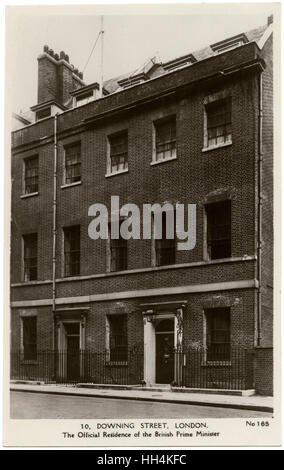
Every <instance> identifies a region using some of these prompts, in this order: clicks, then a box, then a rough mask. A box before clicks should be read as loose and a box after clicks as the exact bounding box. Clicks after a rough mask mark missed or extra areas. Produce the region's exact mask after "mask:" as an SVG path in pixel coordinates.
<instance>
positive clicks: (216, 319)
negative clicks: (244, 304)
mask: <svg viewBox="0 0 284 470" xmlns="http://www.w3.org/2000/svg"><path fill="white" fill-rule="evenodd" d="M205 318H206V347H207V360H208V361H228V360H230V346H231V344H230V342H231V321H230V308H229V307H225V308H211V309H206V310H205Z"/></svg>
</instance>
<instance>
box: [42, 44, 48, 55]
mask: <svg viewBox="0 0 284 470" xmlns="http://www.w3.org/2000/svg"><path fill="white" fill-rule="evenodd" d="M48 51H49V47H48V46H47V45H46V44H45V45H44V46H43V52H47V54H48Z"/></svg>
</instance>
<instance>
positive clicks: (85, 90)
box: [70, 82, 100, 108]
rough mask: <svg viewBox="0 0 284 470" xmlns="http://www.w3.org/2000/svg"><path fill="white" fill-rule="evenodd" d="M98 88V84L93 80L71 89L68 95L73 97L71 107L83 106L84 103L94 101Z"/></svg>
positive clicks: (97, 95)
mask: <svg viewBox="0 0 284 470" xmlns="http://www.w3.org/2000/svg"><path fill="white" fill-rule="evenodd" d="M99 90H100V85H99V84H98V83H97V82H95V83H91V84H90V85H86V86H84V87H81V88H78V89H77V90H74V91H71V93H70V95H71V96H72V97H73V108H77V107H79V106H84V104H88V103H90V102H91V101H95V100H96V99H97V98H98V97H99Z"/></svg>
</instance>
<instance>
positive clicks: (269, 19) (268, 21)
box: [267, 15, 273, 26]
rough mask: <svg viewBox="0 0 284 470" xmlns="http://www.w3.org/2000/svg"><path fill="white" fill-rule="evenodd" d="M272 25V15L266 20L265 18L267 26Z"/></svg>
mask: <svg viewBox="0 0 284 470" xmlns="http://www.w3.org/2000/svg"><path fill="white" fill-rule="evenodd" d="M272 23H273V15H270V16H269V17H268V18H267V26H269V25H270V24H272Z"/></svg>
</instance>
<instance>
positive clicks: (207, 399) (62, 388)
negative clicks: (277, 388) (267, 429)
mask: <svg viewBox="0 0 284 470" xmlns="http://www.w3.org/2000/svg"><path fill="white" fill-rule="evenodd" d="M10 390H13V391H19V392H20V391H24V392H36V393H57V394H61V395H77V396H86V397H104V398H121V399H126V400H142V401H151V402H153V401H157V402H167V403H182V404H188V405H199V406H200V405H202V404H203V405H206V406H218V407H222V408H237V409H247V410H257V411H268V412H270V413H272V412H273V397H265V396H260V395H253V396H237V395H220V394H216V395H214V394H212V393H210V394H206V393H187V392H183V393H180V392H173V391H169V390H165V391H160V392H158V391H156V390H153V392H152V391H149V390H147V391H146V390H135V389H131V390H130V389H127V390H115V389H113V388H112V389H106V388H104V389H97V388H96V389H95V388H87V387H84V388H83V387H77V386H75V385H74V386H72V385H55V384H54V385H53V384H52V385H38V384H37V385H33V384H19V383H12V384H11V385H10Z"/></svg>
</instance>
